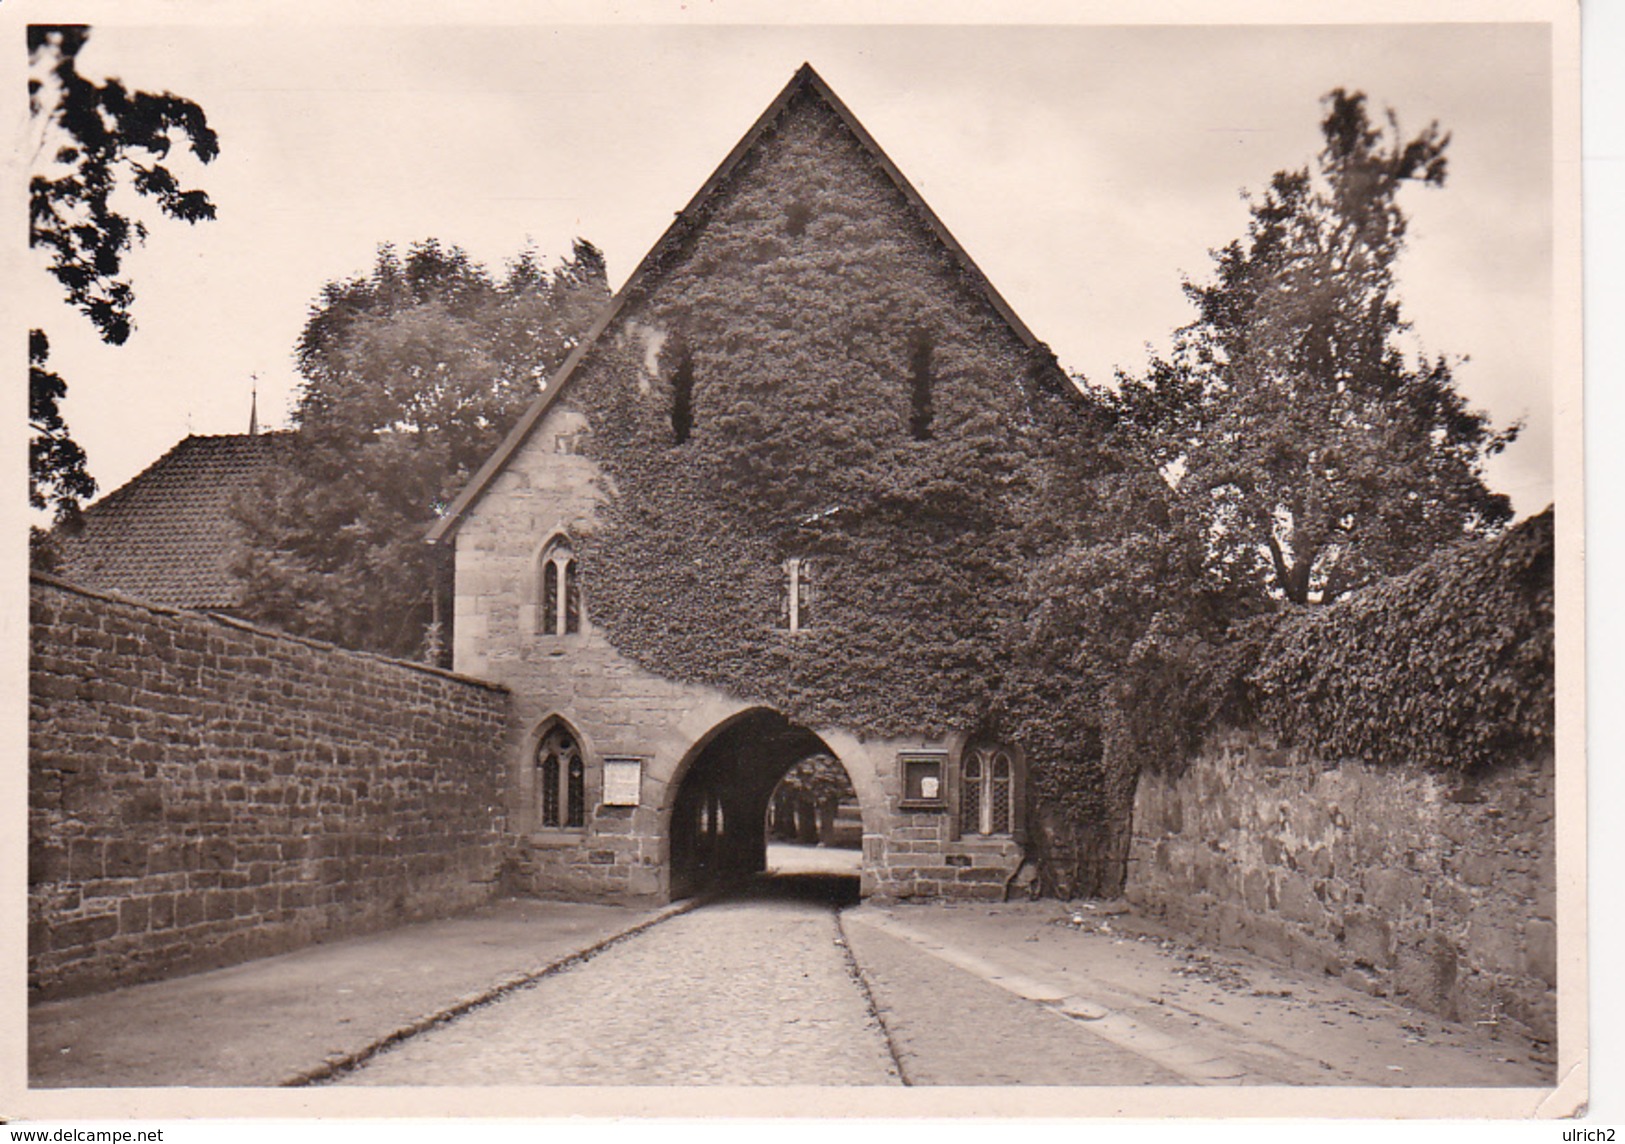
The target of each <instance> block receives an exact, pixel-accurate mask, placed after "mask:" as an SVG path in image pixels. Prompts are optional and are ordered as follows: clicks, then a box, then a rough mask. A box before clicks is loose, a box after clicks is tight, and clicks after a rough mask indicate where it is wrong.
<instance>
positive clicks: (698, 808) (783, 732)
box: [668, 707, 851, 897]
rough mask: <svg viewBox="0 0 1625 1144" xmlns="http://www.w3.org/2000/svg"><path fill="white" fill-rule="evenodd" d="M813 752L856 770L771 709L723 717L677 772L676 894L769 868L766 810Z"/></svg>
mask: <svg viewBox="0 0 1625 1144" xmlns="http://www.w3.org/2000/svg"><path fill="white" fill-rule="evenodd" d="M815 755H827V756H829V757H831V758H834V759H835V760H836V761H837V762H840V763H841V765H842V767H843V768H845V769H846V770H847V772H848V775H849V777H850V774H851V768H850V765H849V764H848V763H846V762H845V761H843V760H841V758H840V756H839V755H837V754H836V752H835V751H833V750H832V749H831V748H830V746H829V744H827V743H826V742H825V741H824V740H823V739H822V738H820V737H819V736H818V735H817V734H816V733H815V732H813V731H811V730H809V729H808V728H806V727H804V726H802V725H801V724H799V723H793V722H791V721H790V720H789V719H787V718H786V717H785V716H783V715H781V714H780V713H779V712H777V711H774V710H772V709H771V708H767V707H753V708H751V709H749V710H747V711H743V712H741V713H740V714H738V715H735V716H733V717H732V718H731V719H728V720H726V721H725V722H723V723H722V724H720V725H719V726H718V727H717V728H715V729H714V730H713V731H712V732H711V733H710V734H708V735H706V736H705V737H704V738H702V739H701V740H700V742H699V743H698V744H696V746H695V747H694V749H693V751H691V752H690V754H689V757H688V758H686V759H684V761H683V764H682V765H681V766H680V767H679V769H678V779H677V784H676V794H675V795H674V797H673V799H672V803H671V810H670V819H669V833H668V837H669V839H670V842H671V846H670V855H671V893H672V896H673V897H684V896H687V895H689V894H694V893H697V892H699V891H701V890H704V889H707V888H709V887H711V886H715V885H718V884H720V883H723V882H726V881H728V880H731V879H736V878H739V877H742V876H744V875H748V874H754V873H758V872H760V871H761V870H763V869H765V867H766V864H767V810H768V802H769V800H770V799H771V798H772V795H773V790H774V788H775V787H776V786H778V784H779V780H780V779H782V778H783V777H784V775H785V773H786V772H787V771H789V770H790V768H791V767H793V766H795V765H796V764H797V763H798V762H800V761H801V760H803V759H806V758H808V757H810V756H815Z"/></svg>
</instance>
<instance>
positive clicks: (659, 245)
mask: <svg viewBox="0 0 1625 1144" xmlns="http://www.w3.org/2000/svg"><path fill="white" fill-rule="evenodd" d="M803 93H807V94H810V95H811V96H812V97H814V98H816V99H818V100H820V101H821V102H822V103H823V104H824V106H826V107H827V108H829V110H830V111H832V112H834V114H835V115H836V116H837V117H838V118H839V120H840V122H841V123H842V124H843V125H845V127H846V129H847V130H848V131H850V132H851V133H852V135H853V137H854V138H855V139H856V140H857V141H858V145H859V146H860V147H861V148H862V149H863V151H864V152H865V153H866V154H867V155H868V156H869V157H870V158H871V159H873V161H874V162H875V164H876V166H878V167H879V169H880V170H881V171H882V172H883V173H884V174H885V176H886V178H887V179H889V180H890V181H891V183H892V184H893V185H895V186H896V188H897V189H898V191H899V192H901V193H902V195H903V198H904V199H905V200H906V201H907V202H908V204H909V206H910V207H911V208H912V209H913V210H914V211H915V212H916V213H917V214H918V216H919V218H920V220H921V221H922V222H923V223H924V224H925V225H926V226H927V227H928V228H929V229H930V231H931V233H932V234H933V235H934V236H935V238H936V239H937V241H938V242H940V243H941V244H942V246H943V247H944V248H945V249H946V250H947V252H948V254H949V256H950V258H951V259H952V260H953V262H954V263H955V265H956V266H957V267H958V269H959V270H960V272H961V273H962V274H963V276H964V278H965V280H966V281H967V282H969V283H970V285H971V286H972V288H973V289H975V290H976V291H978V292H979V293H980V294H981V295H982V296H983V297H984V298H985V299H986V300H987V302H988V304H989V305H990V306H991V307H992V308H993V310H994V312H995V313H997V314H998V316H999V317H1000V319H1002V320H1003V322H1004V323H1005V324H1006V325H1007V326H1008V327H1009V328H1010V330H1011V332H1012V333H1014V334H1015V336H1016V338H1017V339H1018V340H1019V341H1020V342H1021V344H1022V345H1023V346H1025V347H1026V348H1027V349H1028V350H1029V351H1031V352H1032V353H1034V354H1035V355H1037V356H1038V358H1039V359H1040V360H1041V361H1043V362H1044V363H1045V364H1046V366H1047V367H1048V368H1050V369H1053V370H1054V371H1055V372H1056V373H1057V374H1060V373H1061V369H1060V366H1059V365H1058V364H1057V363H1056V362H1055V359H1054V355H1053V354H1051V353H1050V350H1049V347H1048V346H1046V345H1045V344H1044V343H1042V342H1040V341H1039V340H1038V339H1037V337H1035V336H1034V335H1033V332H1032V331H1031V330H1029V329H1028V328H1027V325H1026V323H1025V322H1023V321H1022V320H1021V318H1020V317H1019V316H1017V314H1016V312H1015V311H1014V310H1013V309H1011V307H1010V304H1009V303H1008V302H1006V301H1005V300H1004V297H1003V296H1002V295H1001V294H1000V293H999V292H998V290H996V289H995V288H994V286H993V283H992V282H990V281H988V278H987V275H985V274H983V273H982V270H981V268H980V267H978V266H977V265H976V263H975V261H974V260H973V259H972V258H971V256H970V255H969V254H968V253H967V252H966V250H965V248H964V247H962V246H960V245H959V241H958V240H957V239H956V238H954V236H953V235H952V234H951V233H949V231H948V228H947V227H946V226H944V225H943V223H942V220H941V219H939V218H938V217H937V215H936V212H935V211H933V210H932V209H931V207H930V206H929V205H928V204H927V203H926V201H925V199H924V198H922V197H921V195H920V193H919V192H918V191H917V190H915V189H914V186H913V184H911V183H910V182H909V181H908V179H906V178H905V177H904V176H903V173H902V171H900V170H898V168H897V165H896V164H895V163H893V162H892V161H891V158H890V157H889V156H888V155H887V154H886V152H885V151H883V150H881V147H880V144H878V143H876V142H875V140H874V137H873V136H872V135H870V134H869V132H868V131H867V130H866V129H865V128H864V126H863V124H861V123H859V122H858V120H857V117H856V116H854V115H853V114H852V112H851V111H850V110H849V109H848V108H847V106H846V104H844V103H842V102H841V100H840V97H839V96H837V95H836V94H835V93H834V92H833V91H832V90H830V87H829V85H828V84H827V83H825V82H824V80H823V78H822V77H821V76H820V75H819V74H818V73H817V72H816V71H814V70H813V66H812V64H810V63H803V64H802V65H801V67H799V68H797V69H796V73H795V75H794V76H792V77H791V79H790V82H789V83H787V84H786V85H785V86H784V90H782V91H780V92H779V94H778V96H777V97H776V98H775V99H774V100H773V102H772V103H770V104H768V106H767V110H765V111H763V112H762V114H761V116H760V117H758V118H757V120H756V122H755V123H754V124H752V125H751V128H750V130H749V131H747V132H745V134H744V137H743V138H741V139H740V140H739V142H738V143H736V144H735V145H734V148H733V150H732V151H730V152H728V155H727V157H726V158H725V159H723V160H722V163H721V164H720V165H719V166H718V167H717V169H716V170H715V171H713V172H712V173H711V177H710V178H709V179H707V180H706V181H705V183H704V184H703V185H702V186H701V187H700V189H699V190H698V191H697V192H695V194H694V197H693V198H692V199H690V200H689V202H688V205H687V206H685V207H684V208H683V209H682V210H681V211H679V212H678V214H677V217H676V219H674V220H673V221H672V224H671V226H669V227H668V228H667V229H666V232H665V233H664V234H663V235H661V237H660V240H659V241H658V242H656V243H655V244H654V246H653V247H651V248H650V250H649V252H648V253H647V254H645V255H644V256H643V260H642V261H641V262H639V263H638V265H637V268H636V269H635V270H633V271H632V275H631V277H629V278H628V279H627V280H626V284H625V285H623V286H622V287H621V288H620V290H619V291H617V292H616V294H615V297H614V298H612V299H611V300H610V302H609V305H608V306H607V307H605V309H604V311H603V313H602V314H600V315H599V316H598V320H597V321H595V322H594V323H593V324H592V327H591V328H590V329H589V330H588V331H587V335H586V336H585V337H584V338H582V340H581V343H580V344H579V345H578V346H577V347H576V348H575V350H574V351H573V352H572V353H571V354H570V356H569V357H568V358H566V359H565V361H564V364H563V365H562V366H560V367H559V369H558V370H557V371H556V372H555V373H554V374H553V376H552V377H551V378H550V379H549V380H548V383H547V386H546V388H545V389H544V390H543V392H542V393H541V394H540V395H538V396H537V398H536V400H535V401H533V402H531V404H530V407H529V408H528V409H526V410H525V412H524V414H523V416H521V417H520V419H519V422H518V423H517V424H516V425H515V426H514V427H513V429H512V430H511V431H510V432H509V433H508V436H507V437H506V438H504V439H503V441H502V444H501V445H499V446H498V447H497V450H496V452H495V453H493V454H492V455H491V457H490V458H489V459H488V460H487V461H486V462H485V464H484V465H482V466H481V467H480V469H479V471H478V472H477V473H475V474H474V476H473V478H472V479H471V480H470V481H469V483H468V484H467V486H465V487H464V489H463V491H462V492H461V493H460V494H458V496H457V499H456V500H455V501H453V502H452V503H451V506H450V507H449V508H448V509H447V510H446V514H445V515H444V516H442V517H441V518H440V520H438V521H437V522H435V524H434V526H433V527H432V528H431V529H430V530H429V532H428V534H427V540H428V541H429V543H431V544H434V543H438V542H440V541H442V540H444V539H447V538H448V537H449V536H450V535H451V534H452V533H453V532H454V531H455V530H456V528H457V525H458V524H459V523H460V522H461V520H462V518H463V516H464V515H465V514H466V513H467V512H468V510H469V509H470V508H472V507H473V505H474V503H475V502H476V501H477V500H479V498H480V497H481V496H482V495H483V494H484V492H485V490H486V489H487V488H489V487H490V484H491V482H492V481H494V480H495V479H496V478H497V477H498V476H499V475H501V473H502V471H503V469H505V468H506V467H507V465H508V462H509V461H510V460H512V458H513V456H514V454H515V453H517V452H518V451H519V449H520V448H521V447H523V445H524V444H525V442H526V441H527V440H529V438H530V435H531V433H532V432H533V431H534V430H535V428H536V426H537V425H539V424H540V423H541V421H542V418H543V417H544V416H546V414H547V411H548V410H549V409H550V408H552V406H553V403H554V402H555V401H557V400H558V398H559V395H560V394H562V393H563V392H564V390H565V389H566V388H567V387H568V385H569V382H570V380H571V378H572V377H574V375H575V373H576V371H577V369H578V368H579V367H580V366H581V363H582V362H583V361H585V360H586V358H587V356H588V355H589V354H591V353H592V351H593V348H594V347H595V346H596V345H597V343H598V340H599V339H600V338H601V337H602V336H603V335H604V333H605V331H607V330H608V329H609V328H610V326H611V325H613V323H614V322H615V319H616V318H617V317H618V316H619V315H620V313H621V311H622V310H623V309H625V308H626V306H627V305H628V303H630V302H631V301H632V300H633V299H636V298H638V297H641V296H642V295H643V294H645V293H646V292H647V291H648V289H649V287H650V286H651V284H652V283H653V281H654V280H655V279H656V278H657V277H658V276H659V273H660V270H661V268H662V265H663V264H664V262H665V260H666V257H667V255H668V254H669V253H670V252H671V251H673V250H674V249H676V248H678V247H679V246H680V245H681V244H682V243H683V242H684V241H685V240H686V239H688V237H689V236H690V235H692V234H693V233H694V232H695V231H696V230H697V229H698V228H699V227H701V226H702V225H703V224H704V221H705V219H706V218H707V216H708V214H709V211H710V207H711V205H712V203H713V202H714V201H715V199H716V198H717V196H718V194H719V193H720V192H721V190H722V188H723V187H724V186H726V185H727V183H728V181H729V178H730V177H731V176H732V175H733V173H734V172H735V170H737V169H738V168H739V167H740V165H741V164H742V163H743V162H744V161H745V159H746V157H747V156H748V155H750V153H751V152H752V151H753V150H754V149H755V148H756V147H757V146H758V145H759V144H760V143H761V141H762V139H763V137H764V136H766V135H767V134H769V133H770V132H771V131H772V130H773V128H774V127H775V126H776V125H777V124H778V123H779V121H780V120H781V119H782V118H783V116H784V114H785V112H786V111H787V110H788V109H789V107H790V105H791V104H792V103H793V102H794V101H795V100H796V98H797V97H798V96H800V95H802V94H803Z"/></svg>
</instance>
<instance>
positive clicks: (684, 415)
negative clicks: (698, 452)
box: [671, 350, 694, 445]
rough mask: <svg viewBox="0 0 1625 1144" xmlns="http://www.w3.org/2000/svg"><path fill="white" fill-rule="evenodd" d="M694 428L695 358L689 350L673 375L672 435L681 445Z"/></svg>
mask: <svg viewBox="0 0 1625 1144" xmlns="http://www.w3.org/2000/svg"><path fill="white" fill-rule="evenodd" d="M693 430H694V358H693V355H691V354H690V353H689V352H688V351H687V350H684V351H683V355H682V356H681V357H680V358H678V359H677V369H676V371H675V372H674V373H673V374H672V377H671V436H672V440H673V441H674V442H675V443H677V444H679V445H681V444H682V443H683V442H685V441H687V440H688V436H689V434H690V433H691V432H693Z"/></svg>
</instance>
